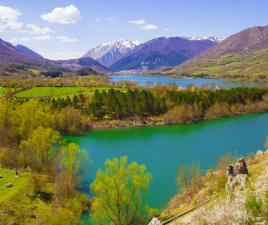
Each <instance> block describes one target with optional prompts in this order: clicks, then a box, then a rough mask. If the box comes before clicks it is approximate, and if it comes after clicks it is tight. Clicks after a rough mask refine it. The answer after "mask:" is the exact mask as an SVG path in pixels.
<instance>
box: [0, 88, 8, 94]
mask: <svg viewBox="0 0 268 225" xmlns="http://www.w3.org/2000/svg"><path fill="white" fill-rule="evenodd" d="M6 91H7V89H6V88H1V87H0V95H3V94H5V93H6Z"/></svg>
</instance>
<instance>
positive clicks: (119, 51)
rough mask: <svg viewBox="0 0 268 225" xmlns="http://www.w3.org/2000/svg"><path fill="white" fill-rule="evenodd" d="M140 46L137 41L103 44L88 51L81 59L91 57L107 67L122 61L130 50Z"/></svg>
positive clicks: (118, 41)
mask: <svg viewBox="0 0 268 225" xmlns="http://www.w3.org/2000/svg"><path fill="white" fill-rule="evenodd" d="M139 44H140V42H139V41H131V40H117V41H114V42H110V43H105V44H102V45H99V46H97V47H96V48H93V49H91V50H89V51H88V52H87V53H86V54H85V55H84V56H83V57H88V56H89V57H91V58H93V59H95V60H97V61H98V62H99V63H101V64H102V65H104V66H106V67H109V66H111V65H112V64H114V63H115V62H117V61H118V60H120V59H122V58H123V56H125V55H126V54H127V53H129V51H130V50H132V49H134V48H135V47H136V46H138V45H139Z"/></svg>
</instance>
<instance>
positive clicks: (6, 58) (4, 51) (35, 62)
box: [0, 39, 109, 73]
mask: <svg viewBox="0 0 268 225" xmlns="http://www.w3.org/2000/svg"><path fill="white" fill-rule="evenodd" d="M13 63H14V64H23V65H27V66H29V67H38V68H42V69H46V70H47V69H63V68H67V69H72V70H78V69H80V68H81V67H89V68H90V69H92V70H94V71H96V72H99V73H107V72H108V71H109V70H108V69H107V68H106V67H104V66H102V65H101V64H100V63H98V62H97V61H96V60H94V59H92V58H90V57H84V58H79V59H70V60H58V61H53V60H48V59H45V58H43V57H42V56H41V55H39V54H38V53H36V52H34V51H33V50H31V49H29V48H27V47H25V46H22V45H17V46H13V45H12V44H10V43H8V42H6V41H3V40H1V39H0V65H9V64H13Z"/></svg>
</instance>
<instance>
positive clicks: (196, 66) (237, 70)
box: [172, 49, 268, 80]
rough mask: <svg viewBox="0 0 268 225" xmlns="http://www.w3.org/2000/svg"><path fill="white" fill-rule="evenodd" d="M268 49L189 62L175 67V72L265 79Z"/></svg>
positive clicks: (267, 67) (267, 69)
mask: <svg viewBox="0 0 268 225" xmlns="http://www.w3.org/2000/svg"><path fill="white" fill-rule="evenodd" d="M267 62H268V49H264V50H260V51H253V52H247V53H241V54H239V53H235V54H226V55H223V56H219V57H216V58H214V59H211V60H208V61H197V62H195V63H188V64H185V65H184V66H182V67H181V68H177V69H176V68H175V69H174V70H173V71H172V72H174V73H185V74H189V75H193V76H202V75H208V76H215V77H226V78H228V77H229V78H246V79H251V80H255V79H264V78H268V63H267Z"/></svg>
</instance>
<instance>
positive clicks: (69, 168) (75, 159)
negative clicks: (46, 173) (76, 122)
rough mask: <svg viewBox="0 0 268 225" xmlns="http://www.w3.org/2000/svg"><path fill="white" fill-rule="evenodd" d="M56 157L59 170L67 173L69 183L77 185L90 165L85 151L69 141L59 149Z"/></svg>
mask: <svg viewBox="0 0 268 225" xmlns="http://www.w3.org/2000/svg"><path fill="white" fill-rule="evenodd" d="M58 159H59V166H60V169H61V171H64V172H65V173H68V174H69V176H70V179H71V185H74V187H75V186H77V185H78V184H79V181H80V178H81V176H82V175H83V174H84V173H85V172H86V171H87V170H88V168H89V166H90V160H89V158H88V154H87V151H86V150H85V149H80V148H79V146H78V145H76V144H74V143H70V144H68V145H67V146H63V147H62V148H61V149H60V152H59V155H58Z"/></svg>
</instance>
